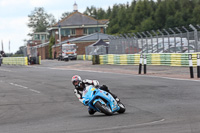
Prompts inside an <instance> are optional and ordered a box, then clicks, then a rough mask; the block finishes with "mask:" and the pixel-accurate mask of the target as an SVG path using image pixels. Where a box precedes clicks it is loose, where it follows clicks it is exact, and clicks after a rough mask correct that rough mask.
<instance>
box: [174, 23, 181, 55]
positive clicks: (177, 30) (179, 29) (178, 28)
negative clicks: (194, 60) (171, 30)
mask: <svg viewBox="0 0 200 133" xmlns="http://www.w3.org/2000/svg"><path fill="white" fill-rule="evenodd" d="M175 29H176V30H177V31H178V32H180V33H181V53H183V39H182V38H183V34H182V32H181V30H180V29H179V28H177V27H176V28H175Z"/></svg>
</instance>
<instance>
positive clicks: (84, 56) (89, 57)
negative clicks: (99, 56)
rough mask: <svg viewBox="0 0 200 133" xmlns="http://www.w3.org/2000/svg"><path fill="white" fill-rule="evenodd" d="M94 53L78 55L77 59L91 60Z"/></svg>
mask: <svg viewBox="0 0 200 133" xmlns="http://www.w3.org/2000/svg"><path fill="white" fill-rule="evenodd" d="M92 59H93V57H92V55H77V60H90V61H92Z"/></svg>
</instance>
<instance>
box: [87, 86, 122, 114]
mask: <svg viewBox="0 0 200 133" xmlns="http://www.w3.org/2000/svg"><path fill="white" fill-rule="evenodd" d="M83 104H84V105H86V106H89V107H90V108H92V109H93V110H95V111H98V112H100V113H104V114H105V115H112V114H113V113H115V112H118V113H124V112H125V110H126V108H125V106H124V105H123V104H122V103H121V102H118V103H117V101H116V100H115V99H114V98H113V97H112V95H111V94H110V93H108V92H106V91H103V90H100V89H98V88H95V87H94V86H92V85H90V86H87V87H86V88H85V89H84V91H83Z"/></svg>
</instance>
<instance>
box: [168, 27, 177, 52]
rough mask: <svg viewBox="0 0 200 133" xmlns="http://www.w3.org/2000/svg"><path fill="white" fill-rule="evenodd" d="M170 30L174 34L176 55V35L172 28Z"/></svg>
mask: <svg viewBox="0 0 200 133" xmlns="http://www.w3.org/2000/svg"><path fill="white" fill-rule="evenodd" d="M169 30H170V31H171V32H172V33H173V34H174V47H175V53H176V33H175V32H174V31H173V30H172V29H171V28H169Z"/></svg>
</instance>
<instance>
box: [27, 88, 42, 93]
mask: <svg viewBox="0 0 200 133" xmlns="http://www.w3.org/2000/svg"><path fill="white" fill-rule="evenodd" d="M29 90H30V91H33V92H36V93H41V92H40V91H37V90H34V89H29Z"/></svg>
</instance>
